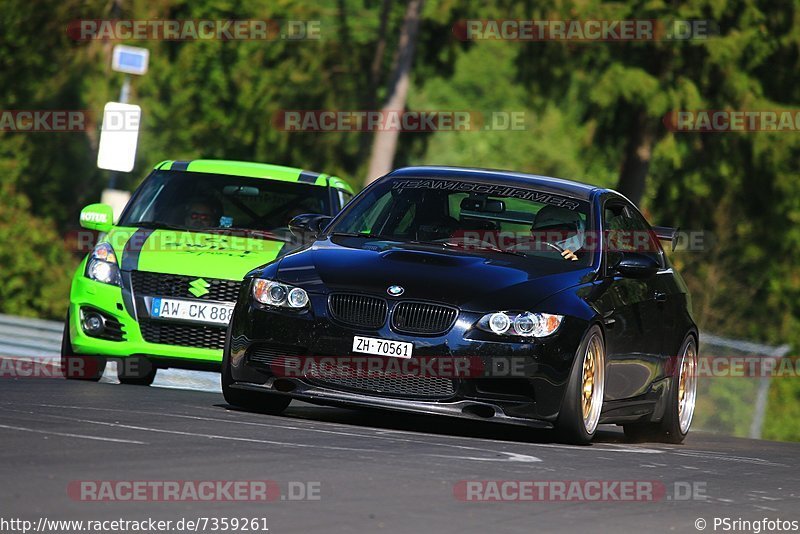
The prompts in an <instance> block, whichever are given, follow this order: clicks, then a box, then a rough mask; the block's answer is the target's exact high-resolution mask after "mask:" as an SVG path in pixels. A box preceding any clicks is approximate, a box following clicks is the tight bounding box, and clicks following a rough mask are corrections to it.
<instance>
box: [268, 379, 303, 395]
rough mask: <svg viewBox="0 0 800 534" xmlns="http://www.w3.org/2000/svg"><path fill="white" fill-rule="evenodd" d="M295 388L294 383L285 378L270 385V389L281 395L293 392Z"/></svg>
mask: <svg viewBox="0 0 800 534" xmlns="http://www.w3.org/2000/svg"><path fill="white" fill-rule="evenodd" d="M296 387H297V385H296V384H295V383H294V382H292V381H291V380H286V379H285V378H279V379H278V380H276V381H275V382H274V383H273V384H272V388H273V389H275V390H277V391H280V392H281V393H289V392H290V391H294V389H295V388H296Z"/></svg>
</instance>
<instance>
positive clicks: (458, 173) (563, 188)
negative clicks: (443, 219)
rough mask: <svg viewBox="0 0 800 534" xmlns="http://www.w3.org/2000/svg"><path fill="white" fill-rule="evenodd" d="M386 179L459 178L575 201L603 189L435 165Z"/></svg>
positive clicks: (406, 169)
mask: <svg viewBox="0 0 800 534" xmlns="http://www.w3.org/2000/svg"><path fill="white" fill-rule="evenodd" d="M387 177H392V178H439V179H446V178H458V179H462V180H463V179H473V180H480V181H484V182H501V183H505V184H509V185H517V186H521V187H537V188H540V189H545V190H547V191H548V192H553V193H561V194H565V195H569V196H572V197H576V198H581V199H584V200H588V199H589V197H590V196H591V194H592V192H593V191H597V190H600V189H603V188H601V187H597V186H596V185H590V184H584V183H581V182H575V181H572V180H565V179H563V178H551V177H550V176H539V175H537V174H525V173H521V172H514V171H502V170H495V169H476V168H472V167H442V166H435V165H420V166H416V167H403V168H400V169H397V170H395V171H393V172H391V173H390V174H388V175H387Z"/></svg>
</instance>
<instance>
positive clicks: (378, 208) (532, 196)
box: [330, 178, 592, 267]
mask: <svg viewBox="0 0 800 534" xmlns="http://www.w3.org/2000/svg"><path fill="white" fill-rule="evenodd" d="M354 202H355V203H354V204H353V205H352V206H351V207H350V208H349V209H347V211H346V212H345V213H344V214H343V216H342V217H341V218H340V219H339V220H338V221H337V222H336V223H335V225H334V226H333V227H332V228H331V229H330V232H331V233H332V234H334V235H341V234H349V235H353V234H355V235H364V236H371V237H379V238H381V239H386V240H393V241H400V242H416V243H423V244H425V243H428V244H439V245H441V246H443V247H458V248H463V249H465V250H474V251H481V252H487V253H509V254H516V255H523V256H528V257H534V256H535V257H539V258H550V259H553V260H558V261H563V262H564V263H565V264H566V263H567V262H569V264H570V265H569V267H578V266H586V265H589V264H590V263H591V261H592V257H591V256H592V254H591V253H590V251H589V250H588V247H586V236H587V233H588V231H589V228H588V225H589V217H588V214H589V203H588V202H586V201H585V200H580V199H575V198H572V197H568V196H562V195H558V194H554V193H550V192H545V191H539V190H536V189H533V188H526V187H520V186H517V185H506V184H503V183H502V182H496V183H491V184H489V183H483V182H470V181H464V180H450V179H423V178H420V179H400V178H398V179H395V180H387V181H383V182H380V183H378V184H376V185H374V186H372V187H371V188H370V189H369V190H368V191H366V192H365V193H364V195H362V196H360V197H359V198H358V199H357V200H356V201H354ZM565 250H568V251H569V252H571V253H573V254H574V258H573V257H572V256H570V255H569V254H565V253H564V251H565ZM565 257H566V258H567V259H565Z"/></svg>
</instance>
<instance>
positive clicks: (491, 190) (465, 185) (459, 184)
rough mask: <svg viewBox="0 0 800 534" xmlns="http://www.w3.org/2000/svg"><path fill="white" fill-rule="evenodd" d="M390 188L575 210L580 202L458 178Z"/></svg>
mask: <svg viewBox="0 0 800 534" xmlns="http://www.w3.org/2000/svg"><path fill="white" fill-rule="evenodd" d="M392 189H395V190H398V191H403V190H405V189H434V190H441V191H455V192H463V193H478V194H482V195H492V196H499V197H509V198H518V199H521V200H531V201H533V202H541V203H543V204H552V205H553V206H560V207H562V208H567V209H569V210H575V209H577V208H578V207H579V206H580V203H579V202H577V201H575V200H571V199H568V198H565V197H561V196H558V195H553V194H551V193H544V192H542V191H535V190H533V189H523V188H520V187H514V186H508V185H498V184H483V183H478V182H463V181H459V180H395V181H394V183H392Z"/></svg>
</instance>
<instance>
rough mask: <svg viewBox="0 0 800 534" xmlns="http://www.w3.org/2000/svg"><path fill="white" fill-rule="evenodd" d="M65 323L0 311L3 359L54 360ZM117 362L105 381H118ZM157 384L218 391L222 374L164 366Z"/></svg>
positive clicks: (0, 337) (0, 336) (56, 356)
mask: <svg viewBox="0 0 800 534" xmlns="http://www.w3.org/2000/svg"><path fill="white" fill-rule="evenodd" d="M63 332H64V323H61V322H58V321H45V320H43V319H31V318H28V317H15V316H13V315H4V314H0V359H2V358H3V357H21V358H41V359H46V360H48V359H55V358H59V357H60V356H61V336H62V334H63ZM116 377H117V365H116V363H115V362H113V361H111V362H109V364H108V366H107V367H106V371H105V373H104V374H103V378H102V382H112V383H113V382H117V378H116ZM153 385H155V386H160V387H167V388H178V389H194V390H200V391H213V392H219V391H220V385H219V375H218V374H215V373H205V372H201V371H184V370H182V369H162V370H160V371H159V372H158V375H157V376H156V381H155V382H154V383H153Z"/></svg>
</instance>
